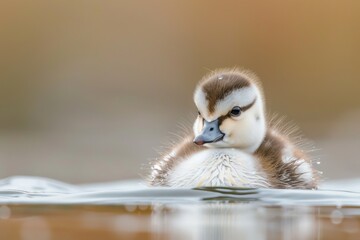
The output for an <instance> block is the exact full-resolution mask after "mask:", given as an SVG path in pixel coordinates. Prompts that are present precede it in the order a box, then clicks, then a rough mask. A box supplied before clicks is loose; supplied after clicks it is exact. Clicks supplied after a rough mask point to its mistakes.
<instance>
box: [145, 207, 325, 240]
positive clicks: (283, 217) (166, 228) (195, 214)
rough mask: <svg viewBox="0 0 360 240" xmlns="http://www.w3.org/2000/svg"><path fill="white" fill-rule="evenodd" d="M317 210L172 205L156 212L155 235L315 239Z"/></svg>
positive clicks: (203, 237) (183, 237) (154, 219)
mask: <svg viewBox="0 0 360 240" xmlns="http://www.w3.org/2000/svg"><path fill="white" fill-rule="evenodd" d="M314 211H316V209H314V208H311V207H286V208H269V207H256V206H254V205H252V204H234V203H227V202H224V203H211V204H205V205H195V206H194V205H177V206H172V207H171V209H170V211H169V209H167V211H166V213H165V212H164V210H161V211H154V212H153V213H152V217H151V221H152V227H153V230H154V231H155V232H165V233H169V235H170V236H174V238H172V239H210V240H211V239H314V237H316V236H317V235H318V234H317V233H318V230H319V227H318V223H317V221H316V216H317V215H316V212H314ZM179 236H181V238H178V237H179Z"/></svg>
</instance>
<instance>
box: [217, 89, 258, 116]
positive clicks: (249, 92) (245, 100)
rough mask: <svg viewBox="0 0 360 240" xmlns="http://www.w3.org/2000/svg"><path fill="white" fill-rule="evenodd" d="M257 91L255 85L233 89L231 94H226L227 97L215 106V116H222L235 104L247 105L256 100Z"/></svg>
mask: <svg viewBox="0 0 360 240" xmlns="http://www.w3.org/2000/svg"><path fill="white" fill-rule="evenodd" d="M256 95H257V92H256V90H255V88H254V87H245V88H241V89H238V90H235V91H233V92H232V93H231V94H230V95H228V96H226V97H225V99H223V100H220V101H219V102H218V103H217V104H216V106H215V109H216V111H215V114H214V115H215V116H222V115H225V114H227V113H228V112H229V111H230V110H231V108H232V107H235V106H239V107H242V106H246V105H249V104H250V103H252V102H253V101H254V99H255V98H256Z"/></svg>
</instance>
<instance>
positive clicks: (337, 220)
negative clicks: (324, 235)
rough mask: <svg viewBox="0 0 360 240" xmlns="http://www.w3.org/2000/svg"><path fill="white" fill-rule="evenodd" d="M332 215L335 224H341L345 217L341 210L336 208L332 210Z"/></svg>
mask: <svg viewBox="0 0 360 240" xmlns="http://www.w3.org/2000/svg"><path fill="white" fill-rule="evenodd" d="M330 217H331V222H332V223H333V224H340V223H341V222H342V220H343V218H344V214H343V213H342V212H341V211H339V210H334V211H332V212H331V215H330Z"/></svg>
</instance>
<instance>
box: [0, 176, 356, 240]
mask: <svg viewBox="0 0 360 240" xmlns="http://www.w3.org/2000/svg"><path fill="white" fill-rule="evenodd" d="M357 183H360V181H358V180H348V181H337V182H329V183H326V184H324V185H323V186H322V187H321V188H320V190H280V189H243V188H223V187H222V188H219V187H218V188H214V187H203V188H196V189H186V188H183V189H172V188H149V187H147V186H146V185H145V184H144V183H143V182H141V181H138V180H133V181H121V182H112V183H100V184H89V185H71V184H67V183H63V182H59V181H55V180H52V179H46V178H37V177H13V178H8V179H4V180H1V181H0V205H1V207H0V219H2V220H1V221H0V239H64V238H65V237H66V238H67V239H80V238H82V239H85V238H86V239H99V238H102V239H343V238H344V239H360V191H358V190H359V189H358V186H360V184H357ZM339 189H343V190H339ZM40 233H41V234H40ZM34 234H35V235H34ZM36 234H40V235H39V236H37V235H36ZM29 236H37V238H31V237H29ZM105 237H106V238H105Z"/></svg>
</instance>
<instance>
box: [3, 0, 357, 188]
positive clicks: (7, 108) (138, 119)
mask: <svg viewBox="0 0 360 240" xmlns="http://www.w3.org/2000/svg"><path fill="white" fill-rule="evenodd" d="M233 66H242V67H245V68H248V69H251V70H253V71H255V72H256V73H257V74H258V75H259V77H260V78H261V79H262V80H263V84H264V87H265V93H266V97H267V105H268V108H269V109H271V111H272V112H278V113H279V114H280V115H286V116H287V118H288V119H289V120H292V121H294V122H295V123H297V124H298V125H299V127H300V128H301V129H302V130H303V133H304V134H305V135H306V136H307V137H308V138H310V139H312V140H314V141H315V142H316V143H317V146H318V147H319V148H321V149H322V150H321V152H320V153H319V154H318V155H320V156H321V158H322V159H321V162H322V164H321V165H320V169H321V170H322V171H324V177H325V179H334V178H346V177H359V170H360V161H359V157H358V156H359V155H358V154H357V150H358V149H360V148H359V147H360V144H359V138H360V128H359V122H360V96H359V90H360V2H359V1H346V0H345V1H287V0H284V1H235V0H234V1H227V0H225V1H209V0H202V1H200V0H196V1H180V0H179V1H166V0H163V1H153V0H150V1H134V0H129V1H100V0H98V1H89V0H87V1H85V0H84V1H78V0H72V1H48V0H44V1H36V0H33V1H25V0H24V1H12V0H3V1H1V3H0V178H4V177H8V176H11V175H40V176H46V177H51V178H56V179H59V180H64V181H69V182H73V183H79V182H91V181H108V180H119V179H124V178H134V177H139V169H140V166H141V164H143V163H146V162H147V161H148V160H149V159H150V158H152V157H155V156H157V155H156V151H155V149H157V148H158V147H159V146H160V145H162V144H164V143H166V142H167V141H168V140H169V139H171V135H170V134H169V132H177V131H178V130H179V128H178V127H176V126H178V123H181V122H191V120H192V117H193V116H195V108H194V106H193V103H192V93H193V89H194V86H195V84H196V82H197V81H198V80H199V79H200V78H201V77H202V75H204V74H206V73H207V72H208V70H207V69H215V68H218V67H233Z"/></svg>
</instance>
